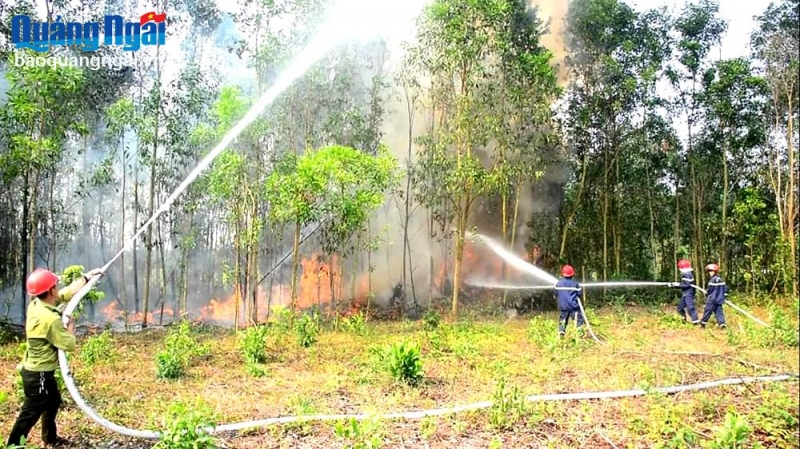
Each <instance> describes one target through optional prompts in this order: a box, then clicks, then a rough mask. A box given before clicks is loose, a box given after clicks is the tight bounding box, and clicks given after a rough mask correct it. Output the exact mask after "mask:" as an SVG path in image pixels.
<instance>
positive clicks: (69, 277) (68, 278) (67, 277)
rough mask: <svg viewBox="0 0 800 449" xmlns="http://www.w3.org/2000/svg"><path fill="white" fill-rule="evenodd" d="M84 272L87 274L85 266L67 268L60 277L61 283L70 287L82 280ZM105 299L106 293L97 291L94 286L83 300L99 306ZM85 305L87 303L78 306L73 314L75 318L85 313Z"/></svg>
mask: <svg viewBox="0 0 800 449" xmlns="http://www.w3.org/2000/svg"><path fill="white" fill-rule="evenodd" d="M84 272H85V268H84V266H83V265H70V266H68V267H67V268H64V272H63V273H61V276H60V278H61V283H62V284H64V285H65V286H66V285H69V284H71V283H73V282H75V281H76V280H78V279H80V278H82V277H83V273H84ZM104 297H105V293H103V292H101V291H100V290H97V286H96V285H94V286H92V288H91V289H90V290H89V292H88V293H86V296H84V297H83V299H84V300H88V301H89V302H91V303H92V304H97V302H98V301H100V300H101V299H103V298H104ZM84 304H86V303H85V302H84V301H81V303H80V304H79V305H78V307H76V308H75V311H74V312H73V316H75V317H77V316H79V315H80V314H81V313H82V312H83V306H84Z"/></svg>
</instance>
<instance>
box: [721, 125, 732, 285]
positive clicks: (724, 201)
mask: <svg viewBox="0 0 800 449" xmlns="http://www.w3.org/2000/svg"><path fill="white" fill-rule="evenodd" d="M722 142H723V143H722V229H721V231H722V247H721V248H720V249H719V266H720V269H721V270H726V269H728V266H727V262H728V257H727V256H728V191H729V189H730V187H729V183H728V142H727V140H726V137H725V135H724V134H723V139H722ZM728 271H731V270H728Z"/></svg>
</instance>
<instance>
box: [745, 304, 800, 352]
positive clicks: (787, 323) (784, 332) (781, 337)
mask: <svg viewBox="0 0 800 449" xmlns="http://www.w3.org/2000/svg"><path fill="white" fill-rule="evenodd" d="M795 310H796V309H795ZM769 315H770V318H769V320H768V321H769V324H770V326H769V327H764V326H761V325H759V324H754V323H752V322H749V321H748V322H747V323H746V324H745V326H746V327H745V330H746V332H747V335H748V336H749V339H748V343H749V344H755V345H758V346H760V347H762V348H779V347H788V348H796V347H798V346H800V328H798V324H797V321H793V320H792V319H790V318H789V317H787V316H786V312H785V311H784V310H783V309H782V308H781V307H779V306H778V305H776V304H770V305H769Z"/></svg>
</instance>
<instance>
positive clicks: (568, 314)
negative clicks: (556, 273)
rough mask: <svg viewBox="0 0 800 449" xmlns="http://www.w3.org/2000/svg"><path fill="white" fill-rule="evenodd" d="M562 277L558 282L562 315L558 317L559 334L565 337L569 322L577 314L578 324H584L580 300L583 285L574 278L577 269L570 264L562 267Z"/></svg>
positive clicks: (559, 308)
mask: <svg viewBox="0 0 800 449" xmlns="http://www.w3.org/2000/svg"><path fill="white" fill-rule="evenodd" d="M561 276H562V278H561V279H560V280H559V281H558V283H557V284H556V287H555V290H556V296H557V298H558V310H559V311H560V312H561V315H560V317H559V319H558V335H559V336H561V337H564V334H566V332H567V324H569V321H570V320H571V319H572V317H573V316H575V319H576V322H577V326H578V327H581V326H583V314H582V313H581V308H580V303H579V302H578V301H580V299H581V286H580V285H579V284H578V282H577V281H575V280H574V279H572V277H573V276H575V270H574V269H573V268H572V267H571V266H570V265H564V266H563V267H562V268H561Z"/></svg>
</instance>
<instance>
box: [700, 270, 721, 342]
mask: <svg viewBox="0 0 800 449" xmlns="http://www.w3.org/2000/svg"><path fill="white" fill-rule="evenodd" d="M706 271H708V276H709V279H708V288H706V293H707V294H706V307H705V310H704V311H703V318H702V319H700V326H701V327H703V328H705V327H706V323H707V322H708V320H709V319H711V314H712V313H713V314H714V317H715V318H716V319H717V326H719V327H721V328H725V327H728V325H727V324H725V313H724V312H723V310H722V306H723V305H724V304H725V298H726V297H727V296H728V286H727V285H725V281H723V280H722V278H721V277H720V276H719V265H717V264H715V263H710V264H708V265H706Z"/></svg>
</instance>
